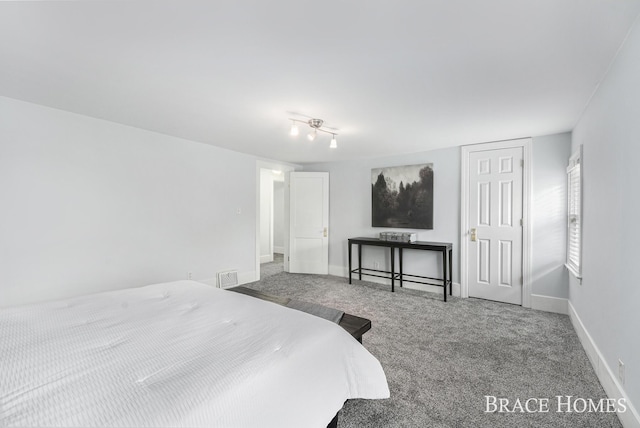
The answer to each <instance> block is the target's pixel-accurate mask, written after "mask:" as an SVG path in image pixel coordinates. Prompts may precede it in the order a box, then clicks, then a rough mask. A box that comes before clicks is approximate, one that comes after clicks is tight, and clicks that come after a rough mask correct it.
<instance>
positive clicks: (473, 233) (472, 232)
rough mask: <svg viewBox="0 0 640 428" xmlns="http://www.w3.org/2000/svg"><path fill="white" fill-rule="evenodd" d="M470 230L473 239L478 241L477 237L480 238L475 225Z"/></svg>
mask: <svg viewBox="0 0 640 428" xmlns="http://www.w3.org/2000/svg"><path fill="white" fill-rule="evenodd" d="M469 232H470V233H471V241H473V242H476V241H477V238H478V236H477V234H476V228H475V227H474V228H473V229H471V230H470V231H469Z"/></svg>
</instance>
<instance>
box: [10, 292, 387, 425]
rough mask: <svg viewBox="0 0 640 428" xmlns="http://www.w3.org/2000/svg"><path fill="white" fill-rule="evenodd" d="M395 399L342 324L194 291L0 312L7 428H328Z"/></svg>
mask: <svg viewBox="0 0 640 428" xmlns="http://www.w3.org/2000/svg"><path fill="white" fill-rule="evenodd" d="M388 396H389V390H388V387H387V382H386V378H385V375H384V372H383V370H382V368H381V366H380V363H379V362H378V361H377V360H376V359H375V358H374V357H373V356H372V355H371V354H370V353H369V352H367V350H366V349H365V348H364V347H362V345H360V344H359V343H358V342H357V341H356V340H355V339H353V338H352V337H351V336H350V335H349V334H348V333H346V332H345V331H344V330H343V329H342V328H341V327H339V326H338V325H337V324H333V323H331V322H329V321H326V320H323V319H320V318H318V317H314V316H312V315H308V314H305V313H302V312H299V311H296V310H292V309H288V308H285V307H281V306H278V305H276V304H272V303H268V302H264V301H261V300H258V299H255V298H252V297H248V296H245V295H241V294H239V293H232V292H229V291H224V290H219V289H216V288H212V287H209V286H206V285H204V284H200V283H197V282H193V281H178V282H172V283H166V284H156V285H150V286H147V287H142V288H134V289H126V290H120V291H113V292H108V293H100V294H94V295H89V296H83V297H79V298H74V299H69V300H63V301H56V302H49V303H43V304H36V305H29V306H21V307H15V308H8V309H1V310H0V426H87V427H89V426H127V427H138V426H207V427H225V428H226V427H275V426H278V427H296V428H299V427H326V425H327V423H329V421H330V420H331V419H332V418H333V416H334V415H335V414H336V412H337V411H338V410H339V409H340V408H341V407H342V405H343V403H344V401H345V400H346V399H348V398H386V397H388Z"/></svg>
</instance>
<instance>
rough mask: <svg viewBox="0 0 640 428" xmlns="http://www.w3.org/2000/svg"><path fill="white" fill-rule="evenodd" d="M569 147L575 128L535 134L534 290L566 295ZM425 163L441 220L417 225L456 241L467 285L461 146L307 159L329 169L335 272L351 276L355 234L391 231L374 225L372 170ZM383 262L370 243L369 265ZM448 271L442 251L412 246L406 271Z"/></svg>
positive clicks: (427, 234)
mask: <svg viewBox="0 0 640 428" xmlns="http://www.w3.org/2000/svg"><path fill="white" fill-rule="evenodd" d="M569 151H570V134H558V135H553V136H545V137H535V138H533V143H532V153H533V155H532V157H533V159H532V179H533V195H534V196H533V199H534V200H533V201H532V209H531V210H532V217H533V220H534V221H533V225H532V238H533V239H532V246H533V248H532V252H533V255H534V256H533V260H532V277H533V279H534V280H533V284H532V294H537V295H544V296H549V297H556V298H566V297H567V286H568V285H567V276H566V273H564V271H563V269H564V268H563V264H564V239H565V231H564V225H565V224H566V223H565V217H564V215H565V213H566V200H565V196H564V193H563V192H564V190H562V191H560V190H559V189H560V188H561V187H562V188H563V186H564V185H565V183H566V178H565V168H566V162H567V159H568V154H569ZM420 163H433V168H434V221H433V230H416V232H417V233H418V239H419V240H422V241H443V242H452V243H453V282H454V283H455V284H459V283H460V148H459V147H453V148H447V149H440V150H433V151H428V152H422V153H416V154H411V155H400V156H390V157H385V158H377V159H367V160H356V161H348V162H333V163H320V164H312V165H306V166H305V171H329V173H330V174H329V176H330V183H331V185H330V195H331V196H330V204H329V208H330V234H329V265H330V266H329V268H330V273H331V274H334V275H340V276H347V275H348V269H347V266H348V253H347V239H348V238H350V237H356V236H371V237H375V236H377V235H378V233H379V232H380V231H383V230H388V229H385V228H373V227H371V190H370V189H371V169H372V168H378V167H385V166H398V165H413V164H420ZM398 230H400V229H398ZM354 257H356V253H355V249H354ZM354 260H355V259H354ZM376 261H377V262H379V263H380V266H381V267H386V268H388V267H389V266H390V257H389V255H388V254H387V253H386V252H385V251H384V250H382V249H379V248H371V247H363V265H364V266H365V267H369V268H371V267H373V263H374V262H376ZM396 263H397V261H396ZM354 264H355V263H354ZM441 270H442V268H441V261H440V256H439V255H437V254H436V253H427V254H425V253H422V252H417V251H415V252H408V251H407V252H405V271H406V272H409V273H415V274H418V275H425V276H432V277H439V276H441V274H442V273H441ZM367 279H370V278H367ZM565 306H566V301H565Z"/></svg>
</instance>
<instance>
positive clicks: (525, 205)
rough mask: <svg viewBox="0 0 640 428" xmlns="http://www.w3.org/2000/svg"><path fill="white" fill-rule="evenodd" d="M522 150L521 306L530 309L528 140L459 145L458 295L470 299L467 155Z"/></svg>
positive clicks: (529, 174)
mask: <svg viewBox="0 0 640 428" xmlns="http://www.w3.org/2000/svg"><path fill="white" fill-rule="evenodd" d="M516 147H522V154H523V160H524V168H523V170H522V306H523V307H524V308H530V307H531V225H530V222H529V219H530V218H531V216H530V214H531V212H530V209H531V138H521V139H516V140H504V141H496V142H491V143H481V144H472V145H468V146H461V155H460V158H461V168H460V174H461V175H460V210H461V213H460V296H461V297H465V298H466V297H469V280H468V274H469V269H468V260H469V253H468V252H469V244H468V243H469V155H470V154H471V153H473V152H481V151H486V150H500V149H510V148H516Z"/></svg>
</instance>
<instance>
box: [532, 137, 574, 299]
mask: <svg viewBox="0 0 640 428" xmlns="http://www.w3.org/2000/svg"><path fill="white" fill-rule="evenodd" d="M570 156H571V133H564V134H556V135H550V136H545V137H536V138H534V139H533V144H532V158H533V161H532V163H531V169H532V171H531V175H532V177H531V181H532V186H531V187H532V189H531V190H532V201H531V206H532V209H531V217H532V218H531V224H532V232H531V247H532V251H531V253H532V254H531V290H532V294H537V295H542V296H552V297H559V298H565V299H566V298H568V297H569V287H568V282H569V277H568V273H567V269H566V268H565V267H564V262H565V248H566V241H567V239H566V238H567V173H566V168H567V161H568V159H569V157H570ZM565 305H566V303H565Z"/></svg>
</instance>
